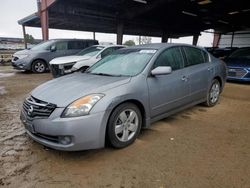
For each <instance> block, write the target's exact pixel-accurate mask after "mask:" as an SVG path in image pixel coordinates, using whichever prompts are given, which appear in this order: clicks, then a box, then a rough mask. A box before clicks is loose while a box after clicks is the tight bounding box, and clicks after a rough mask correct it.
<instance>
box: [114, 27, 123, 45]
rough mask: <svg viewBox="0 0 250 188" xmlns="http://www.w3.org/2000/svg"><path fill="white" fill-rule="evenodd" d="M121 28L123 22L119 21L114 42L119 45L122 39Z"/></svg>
mask: <svg viewBox="0 0 250 188" xmlns="http://www.w3.org/2000/svg"><path fill="white" fill-rule="evenodd" d="M123 28H124V25H123V23H122V22H119V23H118V24H117V34H116V37H117V38H116V43H117V44H120V45H121V44H122V39H123Z"/></svg>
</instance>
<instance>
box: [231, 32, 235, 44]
mask: <svg viewBox="0 0 250 188" xmlns="http://www.w3.org/2000/svg"><path fill="white" fill-rule="evenodd" d="M233 43H234V31H233V33H232V39H231V48H232V47H233Z"/></svg>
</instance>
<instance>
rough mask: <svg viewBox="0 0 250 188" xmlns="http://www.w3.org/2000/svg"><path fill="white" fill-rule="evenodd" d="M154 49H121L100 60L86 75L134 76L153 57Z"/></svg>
mask: <svg viewBox="0 0 250 188" xmlns="http://www.w3.org/2000/svg"><path fill="white" fill-rule="evenodd" d="M155 52H156V50H154V49H121V50H117V51H116V52H114V53H113V54H111V55H109V56H107V57H105V58H103V59H101V60H100V61H98V62H97V63H96V64H94V65H93V66H92V67H91V68H90V69H89V70H88V71H87V73H90V74H99V75H110V76H135V75H137V74H139V73H140V72H141V71H142V70H143V69H144V68H145V67H146V65H147V64H148V62H149V60H150V59H151V58H152V57H153V55H154V54H155Z"/></svg>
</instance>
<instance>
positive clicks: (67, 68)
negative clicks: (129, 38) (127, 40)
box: [50, 45, 125, 77]
mask: <svg viewBox="0 0 250 188" xmlns="http://www.w3.org/2000/svg"><path fill="white" fill-rule="evenodd" d="M124 47H125V46H122V45H94V46H91V47H89V48H86V49H84V50H82V51H80V52H79V53H77V54H76V55H73V56H66V57H58V58H55V59H53V60H51V61H50V69H51V72H52V74H53V76H54V77H60V76H63V75H65V74H69V73H72V72H75V71H79V70H82V71H84V70H86V69H87V68H88V67H90V66H92V65H93V64H95V63H96V62H97V61H99V60H100V59H102V58H104V57H106V56H107V55H110V54H111V53H112V52H114V51H115V50H118V49H121V48H124Z"/></svg>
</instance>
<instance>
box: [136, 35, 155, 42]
mask: <svg viewBox="0 0 250 188" xmlns="http://www.w3.org/2000/svg"><path fill="white" fill-rule="evenodd" d="M137 41H138V43H139V44H151V43H152V38H151V37H146V36H139V37H138V38H137Z"/></svg>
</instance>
